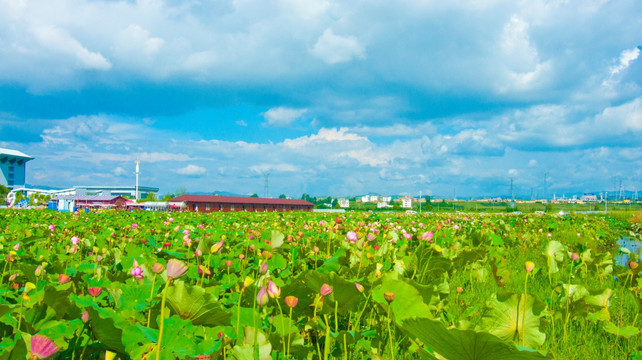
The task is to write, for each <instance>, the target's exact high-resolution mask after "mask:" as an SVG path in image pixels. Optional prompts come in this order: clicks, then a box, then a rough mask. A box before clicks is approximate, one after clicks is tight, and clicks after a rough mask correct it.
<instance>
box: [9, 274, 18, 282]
mask: <svg viewBox="0 0 642 360" xmlns="http://www.w3.org/2000/svg"><path fill="white" fill-rule="evenodd" d="M17 277H18V273H14V274H11V275H10V276H9V281H14V280H15V279H16V278H17Z"/></svg>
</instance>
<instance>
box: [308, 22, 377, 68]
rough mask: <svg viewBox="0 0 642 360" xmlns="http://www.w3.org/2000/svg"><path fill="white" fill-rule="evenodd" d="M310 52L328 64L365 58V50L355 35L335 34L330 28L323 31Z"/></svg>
mask: <svg viewBox="0 0 642 360" xmlns="http://www.w3.org/2000/svg"><path fill="white" fill-rule="evenodd" d="M310 53H312V55H314V56H316V57H318V58H319V59H321V60H323V61H325V62H326V63H328V64H338V63H344V62H348V61H351V60H352V59H361V60H363V59H365V58H366V50H365V48H364V47H363V45H361V43H359V40H358V39H357V38H356V37H354V36H339V35H335V34H334V32H333V31H332V29H326V30H325V31H324V32H323V34H322V35H321V36H320V37H319V39H317V42H316V44H314V47H313V48H312V50H310Z"/></svg>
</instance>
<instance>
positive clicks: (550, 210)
mask: <svg viewBox="0 0 642 360" xmlns="http://www.w3.org/2000/svg"><path fill="white" fill-rule="evenodd" d="M544 211H546V212H547V213H548V212H553V204H551V203H548V204H546V208H545V209H544Z"/></svg>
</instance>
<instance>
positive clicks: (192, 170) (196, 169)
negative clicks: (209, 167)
mask: <svg viewBox="0 0 642 360" xmlns="http://www.w3.org/2000/svg"><path fill="white" fill-rule="evenodd" d="M174 171H175V172H176V173H178V174H181V175H187V176H202V175H204V174H205V172H206V170H205V168H203V167H200V166H198V165H194V164H189V165H187V166H185V167H182V168H180V169H176V170H174Z"/></svg>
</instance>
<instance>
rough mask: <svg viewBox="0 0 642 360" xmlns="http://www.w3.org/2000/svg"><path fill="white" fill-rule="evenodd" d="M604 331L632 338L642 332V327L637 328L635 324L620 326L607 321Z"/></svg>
mask: <svg viewBox="0 0 642 360" xmlns="http://www.w3.org/2000/svg"><path fill="white" fill-rule="evenodd" d="M604 331H606V332H608V333H611V334H613V335H616V336H621V337H625V338H630V337H632V336H635V335H639V334H640V333H642V332H641V331H640V329H638V328H636V327H635V326H631V325H629V326H624V327H621V328H620V327H618V326H617V325H615V324H614V323H612V322H609V323H606V324H605V325H604Z"/></svg>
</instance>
